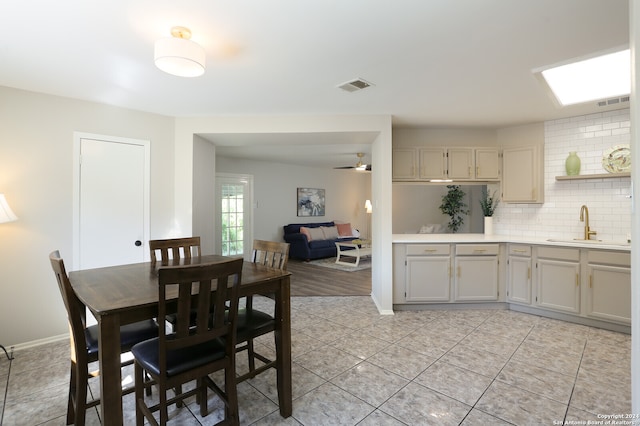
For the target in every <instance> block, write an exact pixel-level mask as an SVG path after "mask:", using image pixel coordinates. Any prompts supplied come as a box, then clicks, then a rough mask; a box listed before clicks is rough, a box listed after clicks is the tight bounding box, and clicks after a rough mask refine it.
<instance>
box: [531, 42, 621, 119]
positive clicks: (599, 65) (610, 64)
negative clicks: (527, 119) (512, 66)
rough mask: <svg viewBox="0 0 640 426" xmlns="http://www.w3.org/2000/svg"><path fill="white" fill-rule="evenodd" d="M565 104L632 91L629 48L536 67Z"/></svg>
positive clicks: (562, 104) (557, 97) (537, 73)
mask: <svg viewBox="0 0 640 426" xmlns="http://www.w3.org/2000/svg"><path fill="white" fill-rule="evenodd" d="M534 73H535V74H536V76H537V77H538V78H542V79H543V81H544V82H545V83H546V84H547V86H548V87H549V89H551V92H552V93H553V95H554V97H555V99H556V100H557V101H558V102H559V103H560V105H561V106H567V105H574V104H580V103H584V102H591V101H597V100H601V99H608V98H613V97H618V96H622V95H628V94H629V93H630V92H631V57H630V52H629V49H626V50H622V51H618V52H614V53H607V54H604V55H599V56H595V57H591V58H588V59H583V60H578V61H573V62H571V63H563V64H561V65H558V66H552V67H546V68H544V69H539V70H534Z"/></svg>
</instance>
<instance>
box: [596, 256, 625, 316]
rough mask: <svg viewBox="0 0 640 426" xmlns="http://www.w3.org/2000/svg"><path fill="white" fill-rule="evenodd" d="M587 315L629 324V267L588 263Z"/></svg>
mask: <svg viewBox="0 0 640 426" xmlns="http://www.w3.org/2000/svg"><path fill="white" fill-rule="evenodd" d="M587 269H588V272H589V290H588V298H587V300H588V302H587V315H588V316H590V317H595V318H600V319H604V320H610V321H616V322H621V323H624V324H631V268H627V267H622V266H608V265H595V264H589V265H588V268H587Z"/></svg>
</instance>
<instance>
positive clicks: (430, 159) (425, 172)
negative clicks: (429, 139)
mask: <svg viewBox="0 0 640 426" xmlns="http://www.w3.org/2000/svg"><path fill="white" fill-rule="evenodd" d="M418 152H419V153H420V176H419V177H420V179H427V180H430V179H446V178H447V150H446V149H444V148H419V149H418Z"/></svg>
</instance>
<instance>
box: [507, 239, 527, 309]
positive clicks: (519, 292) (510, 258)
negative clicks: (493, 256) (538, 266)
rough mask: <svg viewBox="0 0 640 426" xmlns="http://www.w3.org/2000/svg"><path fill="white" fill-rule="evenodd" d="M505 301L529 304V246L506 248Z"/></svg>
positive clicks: (514, 245) (511, 245)
mask: <svg viewBox="0 0 640 426" xmlns="http://www.w3.org/2000/svg"><path fill="white" fill-rule="evenodd" d="M507 253H508V254H507V301H508V302H511V303H520V304H525V305H530V304H531V275H532V274H531V264H532V262H531V246H529V245H522V244H509V245H508V246H507Z"/></svg>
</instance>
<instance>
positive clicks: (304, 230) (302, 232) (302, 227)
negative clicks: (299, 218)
mask: <svg viewBox="0 0 640 426" xmlns="http://www.w3.org/2000/svg"><path fill="white" fill-rule="evenodd" d="M300 233H301V234H304V235H306V236H307V242H309V241H311V234H310V233H309V228H306V227H304V226H301V227H300Z"/></svg>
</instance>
